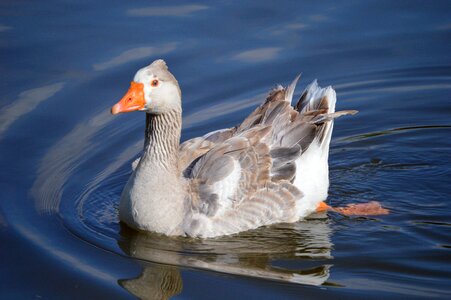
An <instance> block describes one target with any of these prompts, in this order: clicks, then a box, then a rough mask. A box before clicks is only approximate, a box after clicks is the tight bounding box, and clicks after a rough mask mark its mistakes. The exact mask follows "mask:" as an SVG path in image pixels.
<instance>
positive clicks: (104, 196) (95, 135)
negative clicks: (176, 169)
mask: <svg viewBox="0 0 451 300" xmlns="http://www.w3.org/2000/svg"><path fill="white" fill-rule="evenodd" d="M168 5H170V6H168ZM0 7H1V8H0V11H1V14H0V53H1V54H0V55H1V65H0V70H1V74H2V75H1V76H2V80H1V82H0V86H1V88H2V93H1V96H0V151H1V152H0V153H1V156H0V166H1V168H0V190H1V202H0V239H1V241H2V247H0V257H2V260H1V261H2V262H1V263H0V267H1V276H2V278H1V280H0V291H1V292H0V293H1V294H0V295H1V298H2V299H34V298H37V299H40V298H44V299H81V298H83V297H85V298H86V297H89V298H92V299H94V298H106V299H116V298H117V299H128V298H130V299H133V298H135V297H141V298H144V299H158V298H164V297H172V296H173V297H174V298H182V299H209V298H212V297H215V298H217V299H230V298H240V299H241V298H245V299H246V298H247V299H274V298H279V299H290V298H292V299H299V298H315V299H318V298H326V299H329V298H346V299H352V298H356V299H359V298H362V297H365V298H370V299H380V298H409V299H414V298H429V297H436V298H449V297H451V289H450V287H449V279H450V278H451V271H450V270H451V253H450V248H451V231H450V228H451V223H450V213H449V208H448V205H449V203H450V196H449V193H450V188H449V183H450V179H451V167H450V166H451V140H450V139H449V137H450V133H451V121H450V120H451V118H450V115H451V114H450V113H451V102H450V92H451V55H450V53H451V42H450V41H451V40H450V36H451V35H450V33H451V9H450V8H451V5H450V3H449V2H447V1H434V2H433V3H431V2H429V1H405V2H404V1H396V2H393V1H366V2H360V1H343V2H336V1H329V3H327V2H324V1H303V2H302V3H301V2H277V4H275V3H274V1H259V2H256V3H250V2H244V3H240V4H238V3H237V2H236V3H235V2H233V3H232V2H231V3H216V2H211V3H209V2H204V3H202V4H199V3H186V2H174V3H171V4H168V3H166V2H161V3H158V2H153V3H148V2H145V1H141V2H138V1H134V2H133V3H131V2H130V3H125V2H119V1H96V2H95V3H94V2H92V3H79V2H78V1H46V2H45V3H44V2H42V1H14V2H13V1H6V2H3V3H2V4H0ZM160 57H162V58H165V59H166V61H167V62H168V64H169V66H170V68H171V70H172V72H173V73H174V74H175V75H176V76H177V78H178V80H179V82H180V84H181V87H182V91H183V108H184V131H183V139H184V140H185V139H188V138H191V137H195V136H198V135H201V134H204V133H206V132H209V131H210V130H213V129H219V128H223V127H229V126H233V125H235V124H237V123H238V122H240V120H242V119H243V118H244V117H245V116H246V115H247V114H248V113H249V112H250V111H251V110H252V109H253V108H254V107H255V106H256V105H257V104H259V103H260V102H261V101H262V99H263V98H264V95H265V93H266V92H267V91H268V90H269V88H271V87H272V86H273V85H274V84H276V83H282V84H287V83H289V82H290V81H291V80H292V79H293V78H294V77H295V76H296V75H297V73H299V72H302V74H303V75H302V80H301V85H303V86H305V85H306V84H307V83H309V82H310V81H311V80H313V79H315V78H318V79H319V81H320V84H321V85H323V86H325V85H329V84H332V85H333V86H334V87H335V88H336V90H337V93H338V105H337V108H338V109H357V110H359V111H360V113H359V114H357V115H356V116H352V117H346V118H345V117H343V118H341V119H339V120H338V121H337V122H336V125H335V130H334V137H333V141H332V147H331V155H330V172H331V174H330V175H331V187H330V196H329V200H328V201H329V202H330V203H332V204H333V205H346V204H348V203H355V202H366V201H371V200H377V201H380V202H381V203H382V204H383V205H384V206H385V207H387V208H389V209H390V210H391V211H392V213H391V214H390V215H388V216H381V217H371V218H370V217H365V218H363V217H352V218H347V217H343V216H340V215H337V214H333V213H331V214H329V215H328V216H316V217H315V218H312V219H310V220H307V221H302V222H298V223H295V224H288V225H287V224H284V225H277V226H272V227H270V228H261V229H259V230H256V231H252V232H246V233H243V234H241V235H239V236H235V237H225V238H220V239H214V240H207V241H198V240H190V239H170V238H165V237H161V236H158V235H153V234H150V235H143V234H138V233H136V232H133V231H131V230H130V229H127V228H125V227H122V226H121V225H120V224H119V222H118V217H117V206H118V201H119V194H120V192H121V190H122V188H123V186H124V184H125V182H126V180H127V178H128V176H129V175H130V172H131V170H130V164H131V162H132V161H133V159H135V158H136V157H137V156H138V155H139V151H140V150H141V147H142V137H143V125H144V116H143V114H140V113H133V114H127V115H121V116H118V117H113V116H111V115H110V114H109V108H110V107H111V105H113V104H114V103H116V102H117V100H118V99H119V98H120V97H121V96H122V94H123V93H124V92H125V91H126V89H127V87H128V85H129V82H130V80H131V78H132V76H133V74H134V73H135V71H136V70H137V69H138V68H140V67H142V66H144V65H146V64H148V63H150V62H151V61H152V60H154V59H156V58H160ZM301 90H302V87H300V88H298V91H297V94H299V93H300V92H301Z"/></svg>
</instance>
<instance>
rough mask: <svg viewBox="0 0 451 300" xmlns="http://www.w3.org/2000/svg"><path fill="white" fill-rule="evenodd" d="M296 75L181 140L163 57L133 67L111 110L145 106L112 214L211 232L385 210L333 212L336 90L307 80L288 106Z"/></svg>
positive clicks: (176, 98) (153, 227)
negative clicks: (231, 118) (227, 121)
mask: <svg viewBox="0 0 451 300" xmlns="http://www.w3.org/2000/svg"><path fill="white" fill-rule="evenodd" d="M299 78H300V75H298V76H297V77H296V78H295V79H294V80H293V82H291V84H289V85H288V86H287V87H283V86H281V85H277V86H276V87H274V88H273V89H271V90H270V92H269V93H268V95H267V97H266V99H264V101H263V102H262V104H261V105H260V106H258V107H257V108H256V109H255V110H254V111H253V112H252V113H251V114H250V115H249V116H248V117H247V118H245V119H244V120H243V122H242V123H241V124H239V125H237V126H234V127H230V128H226V129H221V130H216V131H213V132H210V133H207V134H205V135H204V136H201V137H196V138H192V139H189V140H187V141H185V142H183V143H181V129H182V93H181V89H180V86H179V84H178V81H177V79H176V78H175V77H174V75H173V74H172V73H171V72H170V71H169V69H168V66H167V64H166V62H165V61H164V60H162V59H157V60H155V61H153V62H152V63H151V64H150V65H148V66H146V67H143V68H141V69H139V70H138V71H137V73H136V74H135V76H134V78H133V81H132V82H131V85H130V88H129V90H128V91H127V92H126V94H125V95H124V96H123V97H122V99H121V100H120V101H119V102H117V103H116V104H115V105H114V106H113V107H112V108H111V113H112V114H113V115H116V114H119V113H125V112H133V111H143V112H145V115H146V123H145V138H144V148H143V153H142V156H141V157H140V158H138V159H137V160H136V161H134V162H133V163H132V169H133V172H132V174H131V176H130V178H129V179H128V181H127V183H126V185H125V187H124V189H123V191H122V194H121V197H120V203H119V219H120V221H121V222H123V223H125V224H126V225H128V226H129V227H131V228H133V229H136V230H139V231H151V232H156V233H159V234H163V235H167V236H186V237H193V238H214V237H219V236H224V235H231V234H237V233H239V232H242V231H247V230H252V229H256V228H258V227H261V226H268V225H271V224H275V223H292V222H297V221H299V220H301V219H304V218H306V217H308V216H309V215H311V214H312V213H315V212H320V211H326V210H332V211H337V212H339V213H342V214H349V215H351V214H359V213H360V214H385V213H387V212H388V210H386V209H384V208H382V207H381V206H380V205H379V203H378V202H370V203H367V204H356V205H351V206H349V207H345V208H333V207H331V206H329V205H327V204H326V203H325V202H324V201H325V200H326V198H327V195H328V188H329V167H328V157H329V146H330V141H331V136H332V131H333V124H334V119H336V118H337V117H340V116H344V115H353V114H355V113H357V111H355V110H342V111H335V104H336V92H335V90H334V89H333V88H332V87H331V86H329V87H326V88H321V87H320V86H319V85H318V83H317V81H316V80H315V81H313V82H312V83H311V84H309V85H308V86H307V87H306V89H305V90H304V91H303V93H302V94H301V96H300V98H299V100H298V101H296V102H295V103H293V104H292V100H293V94H294V90H295V86H296V84H297V82H298V80H299Z"/></svg>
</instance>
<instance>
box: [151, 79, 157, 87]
mask: <svg viewBox="0 0 451 300" xmlns="http://www.w3.org/2000/svg"><path fill="white" fill-rule="evenodd" d="M150 85H151V86H153V87H156V86H158V80H157V79H154V80H152V82H151V83H150Z"/></svg>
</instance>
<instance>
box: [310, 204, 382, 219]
mask: <svg viewBox="0 0 451 300" xmlns="http://www.w3.org/2000/svg"><path fill="white" fill-rule="evenodd" d="M326 210H331V211H335V212H337V213H340V214H342V215H345V216H378V215H388V214H389V213H390V211H389V210H388V209H386V208H383V207H382V205H381V204H380V203H379V202H377V201H371V202H368V203H358V204H348V205H346V206H345V207H331V206H329V205H327V204H326V203H324V202H320V203H319V205H318V207H317V208H316V212H323V211H326Z"/></svg>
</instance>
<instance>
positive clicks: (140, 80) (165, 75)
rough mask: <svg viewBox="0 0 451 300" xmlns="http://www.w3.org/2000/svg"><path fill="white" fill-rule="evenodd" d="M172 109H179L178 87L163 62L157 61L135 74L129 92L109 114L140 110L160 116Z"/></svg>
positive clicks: (179, 93) (179, 94) (179, 96)
mask: <svg viewBox="0 0 451 300" xmlns="http://www.w3.org/2000/svg"><path fill="white" fill-rule="evenodd" d="M174 109H177V110H180V109H181V92H180V87H179V84H178V82H177V80H176V79H175V77H174V75H172V74H171V72H169V70H168V67H167V65H166V63H165V62H164V60H162V59H158V60H156V61H154V62H153V63H151V64H150V65H148V66H147V67H144V68H142V69H140V70H138V72H136V74H135V77H134V78H133V81H132V82H131V85H130V88H129V90H128V91H127V93H126V94H125V95H124V97H122V99H121V100H120V101H119V102H118V103H116V104H115V105H114V106H113V107H112V108H111V113H112V114H113V115H116V114H118V113H123V112H131V111H138V110H140V111H145V112H147V113H151V114H162V113H165V112H167V111H171V110H174Z"/></svg>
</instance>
